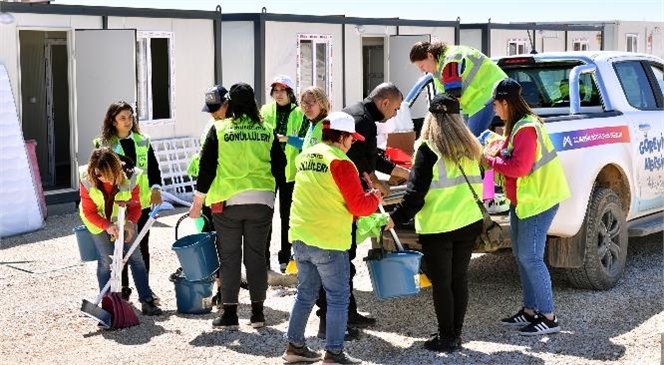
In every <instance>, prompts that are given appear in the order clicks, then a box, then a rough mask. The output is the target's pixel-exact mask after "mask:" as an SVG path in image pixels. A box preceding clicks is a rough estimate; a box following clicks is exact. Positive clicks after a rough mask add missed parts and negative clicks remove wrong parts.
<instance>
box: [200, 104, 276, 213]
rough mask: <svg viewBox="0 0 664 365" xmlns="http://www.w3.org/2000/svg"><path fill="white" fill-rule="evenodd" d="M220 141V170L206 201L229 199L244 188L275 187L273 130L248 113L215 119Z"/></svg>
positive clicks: (218, 140) (272, 188)
mask: <svg viewBox="0 0 664 365" xmlns="http://www.w3.org/2000/svg"><path fill="white" fill-rule="evenodd" d="M214 126H215V129H216V132H217V143H218V144H219V156H218V157H217V171H216V175H215V178H214V180H213V181H212V185H211V186H210V190H209V191H208V194H207V196H206V197H205V204H206V205H208V206H210V205H212V204H214V203H219V202H222V201H226V200H228V199H229V198H231V197H233V196H234V195H236V194H238V193H242V192H245V191H271V192H274V190H275V181H274V176H272V169H271V162H270V160H271V157H270V150H271V149H272V143H273V141H274V132H273V131H272V128H271V127H270V126H269V125H266V124H264V123H260V122H254V121H252V120H250V119H249V118H248V117H246V116H244V115H243V116H242V117H241V118H239V119H235V120H234V119H224V120H217V121H215V122H214Z"/></svg>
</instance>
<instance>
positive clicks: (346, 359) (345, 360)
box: [323, 350, 362, 365]
mask: <svg viewBox="0 0 664 365" xmlns="http://www.w3.org/2000/svg"><path fill="white" fill-rule="evenodd" d="M361 363H362V360H360V359H356V358H354V357H351V356H350V355H348V354H347V353H345V352H343V351H339V353H334V352H332V351H330V350H325V357H323V364H341V365H343V364H361Z"/></svg>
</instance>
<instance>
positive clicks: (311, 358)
mask: <svg viewBox="0 0 664 365" xmlns="http://www.w3.org/2000/svg"><path fill="white" fill-rule="evenodd" d="M281 358H282V359H284V361H286V362H287V363H293V362H315V361H318V360H320V354H319V353H317V352H314V351H311V349H310V348H309V347H307V345H303V346H302V347H297V346H295V345H293V344H292V343H291V342H289V343H288V345H287V346H286V351H285V352H284V354H283V355H282V356H281Z"/></svg>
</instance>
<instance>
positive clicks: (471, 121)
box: [466, 99, 496, 137]
mask: <svg viewBox="0 0 664 365" xmlns="http://www.w3.org/2000/svg"><path fill="white" fill-rule="evenodd" d="M487 103H488V104H486V105H485V106H484V108H482V109H480V111H478V112H477V113H475V114H473V115H471V116H469V117H468V120H467V121H466V123H467V124H468V129H470V131H471V132H473V134H474V135H475V137H477V136H479V135H480V134H481V133H482V132H484V131H485V130H487V129H488V128H489V126H490V125H491V121H492V120H493V117H494V116H495V115H496V112H494V111H493V99H491V100H489V101H488V102H487Z"/></svg>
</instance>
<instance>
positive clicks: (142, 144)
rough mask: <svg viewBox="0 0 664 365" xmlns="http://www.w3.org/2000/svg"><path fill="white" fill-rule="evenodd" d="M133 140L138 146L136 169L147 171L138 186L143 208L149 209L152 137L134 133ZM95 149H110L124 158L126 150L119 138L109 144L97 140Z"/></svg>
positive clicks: (142, 175)
mask: <svg viewBox="0 0 664 365" xmlns="http://www.w3.org/2000/svg"><path fill="white" fill-rule="evenodd" d="M132 139H133V140H134V144H135V146H136V161H134V163H136V167H138V168H139V169H141V170H143V171H145V172H146V173H143V174H141V177H140V179H139V180H138V185H139V186H140V189H141V191H140V194H141V195H140V196H141V208H143V209H145V208H149V207H150V200H151V195H152V192H151V191H150V181H149V180H148V174H147V171H148V150H149V149H150V137H148V136H144V135H141V134H139V133H136V132H132ZM93 145H94V147H95V148H99V147H101V146H105V147H109V148H111V149H112V150H113V151H115V153H117V154H118V155H122V156H124V155H125V153H124V150H123V149H122V144H121V143H120V139H119V138H118V137H113V138H112V139H111V140H110V141H109V142H108V143H107V144H102V143H101V138H95V140H94V141H93Z"/></svg>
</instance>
